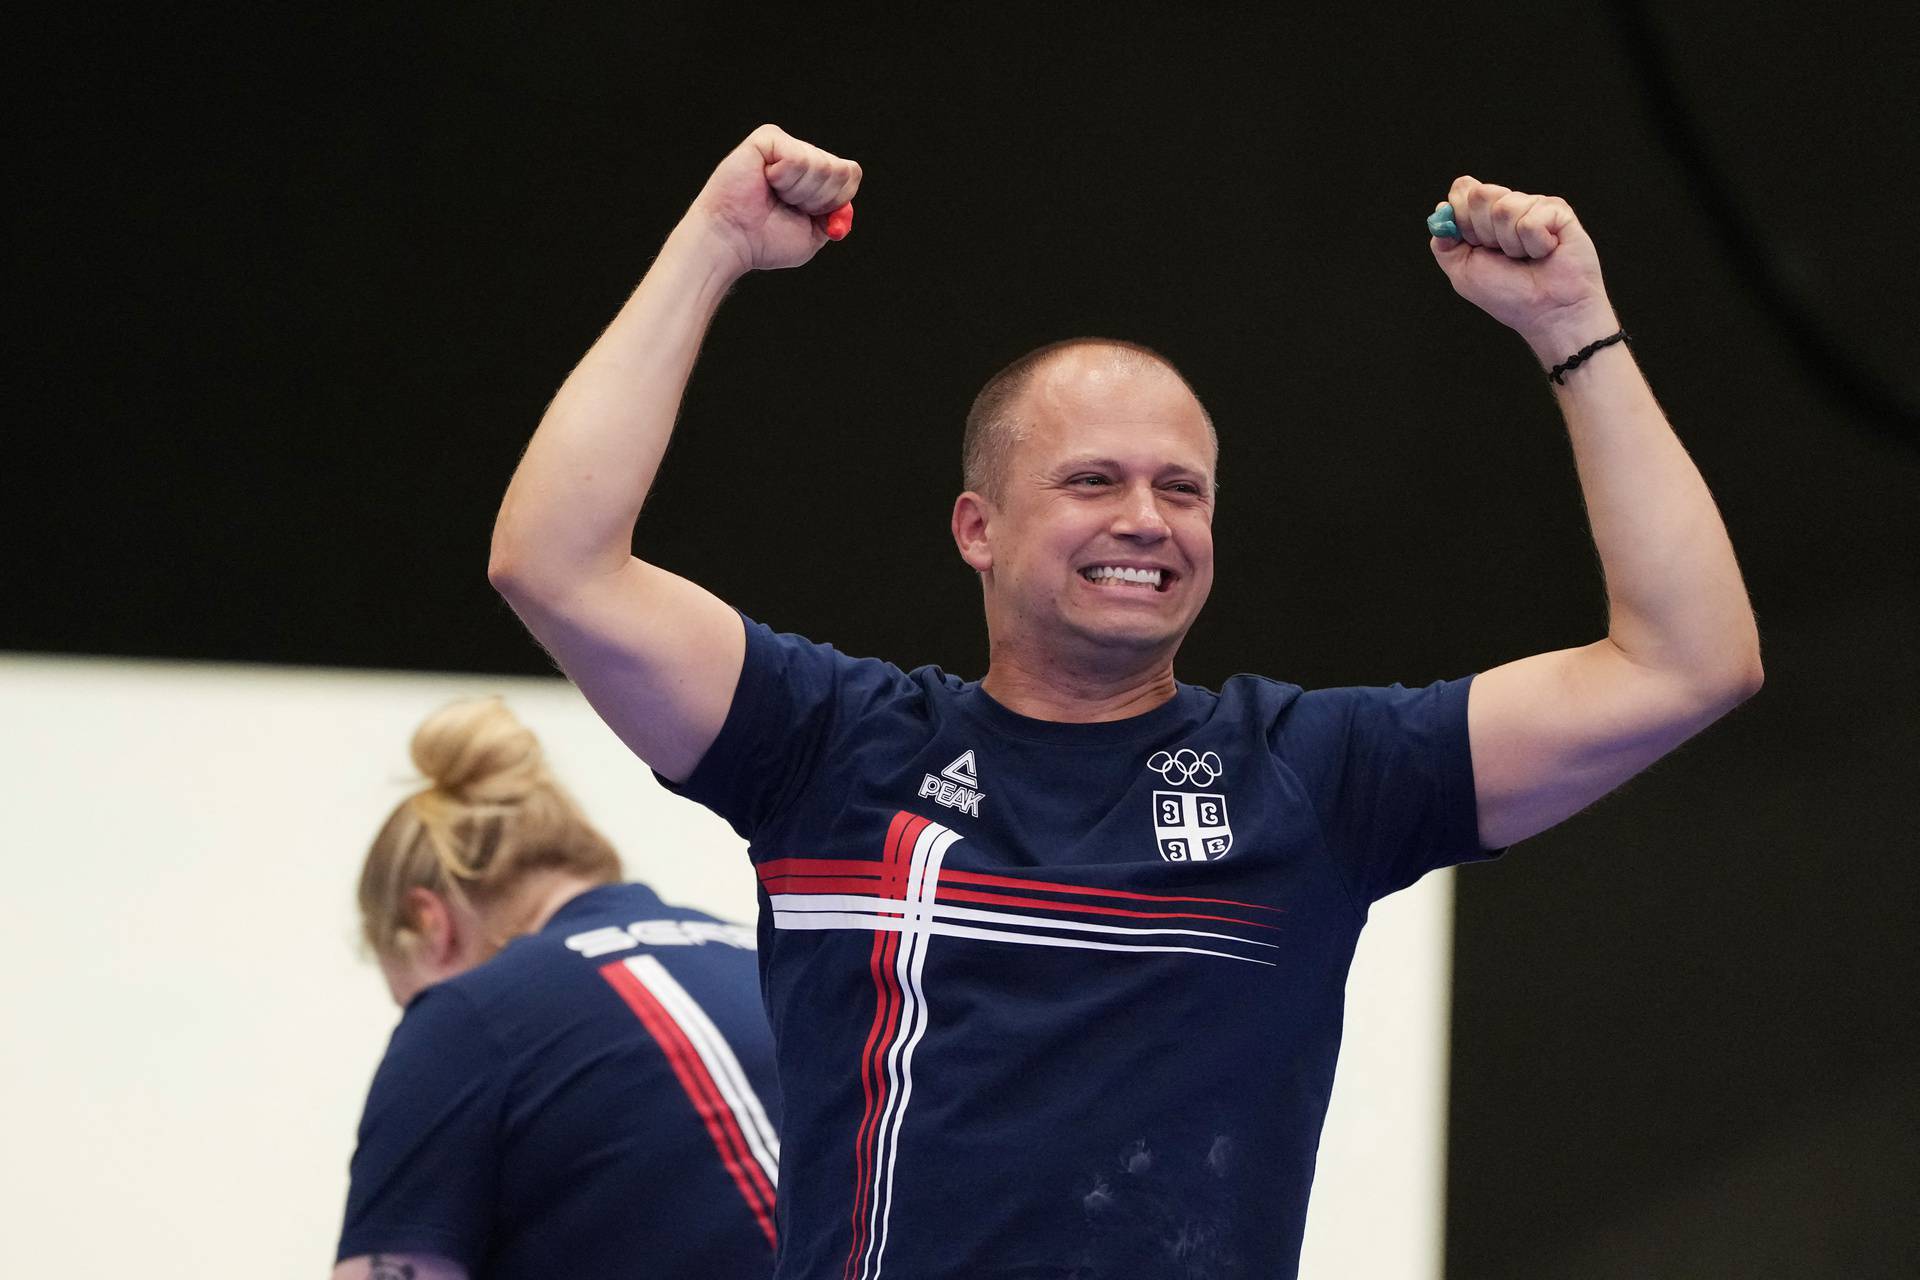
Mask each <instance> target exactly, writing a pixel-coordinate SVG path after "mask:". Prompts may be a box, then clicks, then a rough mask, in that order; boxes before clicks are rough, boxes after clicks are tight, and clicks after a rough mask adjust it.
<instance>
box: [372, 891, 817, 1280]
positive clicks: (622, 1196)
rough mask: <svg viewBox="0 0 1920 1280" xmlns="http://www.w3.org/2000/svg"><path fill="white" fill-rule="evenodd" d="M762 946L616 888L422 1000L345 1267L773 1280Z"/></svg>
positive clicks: (586, 898) (375, 1107) (732, 928)
mask: <svg viewBox="0 0 1920 1280" xmlns="http://www.w3.org/2000/svg"><path fill="white" fill-rule="evenodd" d="M753 948H754V934H753V931H752V930H751V929H750V928H748V927H747V926H744V925H736V924H726V923H723V922H721V921H718V920H715V919H714V918H713V917H712V916H709V915H706V914H704V913H702V912H699V911H691V910H688V909H686V908H682V907H670V906H666V905H664V904H662V903H661V901H660V899H659V898H657V897H655V896H654V894H653V893H652V891H651V890H649V889H647V888H646V887H645V886H643V885H637V884H619V885H605V886H602V887H600V888H597V889H592V890H589V891H587V892H586V893H583V894H581V895H580V896H579V897H577V898H574V899H573V900H572V901H570V902H568V903H567V904H566V905H564V906H562V907H561V908H560V910H559V911H557V912H556V913H554V916H553V918H552V919H551V920H549V921H548V922H547V925H546V927H545V928H544V929H542V930H541V931H540V932H539V933H537V934H533V935H531V936H528V937H524V938H518V939H515V940H514V941H513V942H511V943H509V944H508V945H507V946H506V947H504V948H503V949H502V950H501V952H500V954H499V955H497V956H495V957H494V958H493V959H491V960H489V961H487V963H485V964H483V965H480V966H479V967H478V968H475V969H473V970H471V971H469V972H467V973H464V974H461V975H460V976H459V977H456V978H452V979H449V980H448V981H446V982H442V983H439V984H437V985H435V986H432V987H429V988H427V989H426V990H425V991H423V992H421V993H420V994H419V995H418V996H416V997H414V999H413V1000H412V1002H411V1003H409V1004H408V1005H407V1009H406V1013H405V1014H404V1015H403V1016H402V1017H401V1020H400V1025H399V1026H398V1027H397V1028H396V1029H395V1030H394V1033H393V1039H392V1041H391V1042H390V1043H389V1044H388V1046H387V1053H386V1057H385V1058H384V1059H382V1061H381V1063H380V1067H379V1070H378V1071H377V1072H376V1073H375V1075H374V1078H373V1087H372V1089H371V1091H370V1092H369V1093H368V1095H367V1107H366V1113H365V1115H364V1116H363V1117H362V1119H361V1121H360V1138H359V1146H358V1148H357V1149H356V1150H355V1151H354V1154H353V1166H352V1186H351V1189H350V1190H349V1192H348V1195H347V1211H346V1225H345V1226H344V1228H343V1229H342V1231H341V1235H340V1247H339V1252H338V1255H337V1256H338V1257H341V1258H351V1257H356V1256H358V1255H360V1254H369V1253H409V1252H417V1253H431V1254H438V1255H440V1256H441V1257H445V1258H449V1259H451V1260H453V1261H455V1262H458V1263H460V1264H462V1265H463V1266H465V1267H466V1268H467V1270H468V1272H469V1274H471V1275H473V1276H475V1277H476V1278H485V1280H509V1278H512V1277H528V1278H529V1280H532V1278H533V1277H540V1278H541V1280H546V1278H548V1277H553V1276H567V1277H570V1278H574V1280H585V1278H588V1277H600V1276H604V1277H615V1276H618V1277H623V1278H624V1277H632V1276H638V1275H645V1276H660V1277H671V1276H686V1277H702V1278H710V1277H720V1278H727V1277H753V1278H754V1280H763V1278H764V1277H765V1276H767V1275H768V1273H769V1272H770V1271H771V1269H772V1264H773V1244H774V1216H773V1215H774V1199H775V1195H774V1186H775V1180H776V1179H775V1171H776V1170H775V1166H776V1162H777V1160H778V1158H779V1152H780V1144H779V1139H778V1137H777V1134H778V1129H779V1124H780V1105H779V1095H778V1091H777V1088H776V1085H775V1076H774V1067H773V1045H772V1041H771V1039H770V1037H769V1035H768V1031H767V1022H766V1015H765V1014H764V1012H763V1011H762V1009H761V1005H760V991H759V980H758V975H757V970H756V965H755V959H754V950H753Z"/></svg>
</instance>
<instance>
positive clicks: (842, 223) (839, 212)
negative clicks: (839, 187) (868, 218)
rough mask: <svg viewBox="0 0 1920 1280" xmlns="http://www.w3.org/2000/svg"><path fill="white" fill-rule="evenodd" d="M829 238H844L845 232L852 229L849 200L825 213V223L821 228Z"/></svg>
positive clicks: (851, 212)
mask: <svg viewBox="0 0 1920 1280" xmlns="http://www.w3.org/2000/svg"><path fill="white" fill-rule="evenodd" d="M822 230H824V231H825V232H826V233H827V239H829V240H845V239H846V238H847V232H849V231H851V230H853V204H852V202H851V201H849V202H848V203H846V204H843V205H841V206H840V207H839V208H838V209H835V210H834V211H833V212H832V213H830V214H828V215H827V225H826V226H825V227H824V228H822Z"/></svg>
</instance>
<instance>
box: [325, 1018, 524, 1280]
mask: <svg viewBox="0 0 1920 1280" xmlns="http://www.w3.org/2000/svg"><path fill="white" fill-rule="evenodd" d="M506 1065H507V1064H506V1056H505V1054H504V1053H502V1052H501V1051H500V1049H499V1047H498V1046H497V1045H496V1044H495V1043H494V1041H493V1039H492V1038H491V1037H490V1036H489V1035H488V1034H487V1031H486V1028H485V1026H484V1025H483V1023H482V1022H481V1019H480V1016H479V1014H478V1012H477V1011H476V1010H475V1009H474V1008H473V1006H472V1004H471V1003H470V1002H469V1001H468V999H467V998H466V997H465V996H464V995H463V994H462V993H460V992H459V991H457V990H454V989H451V988H448V987H447V986H445V985H444V984H442V985H441V986H437V987H430V988H428V989H427V990H426V991H425V992H423V993H422V994H421V995H420V996H419V997H417V998H416V999H415V1000H414V1001H413V1003H412V1004H410V1005H408V1006H407V1011H406V1013H405V1014H404V1015H403V1016H402V1017H401V1019H400V1025H399V1026H398V1027H396V1028H395V1029H394V1032H393V1039H392V1040H391V1041H389V1042H388V1044H387V1053H386V1057H384V1058H383V1059H381V1062H380V1066H379V1069H378V1070H377V1071H375V1072H374V1076H373V1086H372V1088H371V1089H370V1090H369V1091H368V1093H367V1106H366V1111H365V1113H364V1114H363V1115H362V1116H361V1119H360V1136H359V1143H358V1145H357V1146H356V1147H355V1149H354V1153H353V1164H352V1169H351V1182H350V1185H349V1188H348V1191H347V1211H346V1221H345V1224H344V1225H343V1226H342V1228H341V1231H340V1248H339V1252H338V1253H337V1254H336V1257H337V1258H354V1257H358V1256H360V1255H361V1254H368V1253H431V1254H437V1255H439V1256H440V1257H443V1258H447V1259H449V1260H450V1261H453V1262H457V1263H459V1264H460V1265H461V1266H463V1267H465V1268H466V1269H467V1270H468V1272H470V1273H471V1272H472V1271H473V1270H474V1269H475V1267H476V1265H477V1264H478V1263H479V1261H480V1260H481V1259H482V1258H483V1257H484V1256H485V1252H486V1247H487V1239H488V1233H489V1230H490V1228H491V1225H492V1221H493V1213H494V1202H495V1194H496V1188H497V1183H498V1170H499V1154H500V1152H499V1144H500V1121H501V1114H502V1108H503V1104H504V1101H505V1097H506V1084H507V1075H508V1073H507V1070H506Z"/></svg>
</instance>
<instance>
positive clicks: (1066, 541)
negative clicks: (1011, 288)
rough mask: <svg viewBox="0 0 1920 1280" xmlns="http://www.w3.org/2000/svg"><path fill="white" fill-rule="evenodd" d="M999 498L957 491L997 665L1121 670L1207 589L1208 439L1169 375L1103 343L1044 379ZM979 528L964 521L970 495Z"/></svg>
mask: <svg viewBox="0 0 1920 1280" xmlns="http://www.w3.org/2000/svg"><path fill="white" fill-rule="evenodd" d="M1016 415H1017V417H1018V419H1019V421H1020V422H1021V423H1022V425H1023V427H1024V430H1023V431H1022V432H1021V434H1020V436H1019V438H1018V439H1017V441H1016V443H1014V445H1013V447H1012V449H1011V451H1010V453H1009V456H1008V457H1007V459H1006V463H1005V470H1004V474H1003V475H1002V476H1001V477H1000V478H999V483H998V484H997V485H996V486H994V487H995V488H996V489H997V490H998V493H997V494H996V495H995V497H994V498H993V499H988V498H986V497H984V496H982V495H978V494H969V495H963V497H962V498H961V501H960V504H959V505H958V506H957V507H956V511H955V535H956V538H957V539H958V540H959V542H960V547H961V554H962V555H963V557H964V558H965V559H966V560H967V562H968V563H969V564H971V565H972V566H973V567H974V568H975V569H977V570H979V571H980V572H981V574H982V579H983V582H984V584H985V587H986V601H987V627H988V632H989V635H990V637H991V639H992V641H993V646H994V651H995V653H996V655H998V654H1001V653H1002V652H1004V651H1007V650H1008V647H1009V646H1012V647H1013V648H1014V649H1017V650H1018V651H1019V652H1020V653H1021V654H1023V655H1026V658H1027V660H1028V661H1036V660H1037V661H1038V662H1040V663H1041V664H1043V665H1063V666H1067V667H1071V668H1076V669H1083V670H1099V669H1101V668H1103V667H1111V668H1113V669H1114V671H1115V672H1116V674H1119V673H1123V672H1126V671H1131V670H1133V669H1136V668H1139V667H1142V666H1145V665H1151V664H1153V663H1157V662H1161V661H1165V662H1169V663H1170V662H1171V660H1172V657H1173V653H1174V651H1175V650H1176V649H1177V648H1178V647H1179V644H1180V641H1181V639H1182V638H1184V637H1185V635H1186V633H1187V630H1188V628H1189V627H1191V626H1192V625H1193V621H1194V619H1195V617H1197V616H1198V615H1199V612H1200V607H1201V606H1202V605H1203V604H1205V603H1206V599H1207V594H1208V592H1209V591H1210V590H1211V589H1212V586H1213V481H1214V466H1215V449H1214V441H1213V433H1212V431H1211V429H1210V427H1209V425H1208V422H1207V418H1206V414H1205V412H1204V411H1203V410H1202V409H1201V407H1200V403H1199V401H1197V400H1196V399H1194V396H1193V393H1192V392H1191V391H1189V390H1188V389H1187V387H1186V384H1185V383H1183V382H1182V381H1181V380H1180V378H1179V377H1178V376H1177V375H1176V374H1174V373H1173V372H1172V371H1171V370H1169V369H1167V368H1165V367H1164V366H1162V365H1159V364H1157V363H1154V362H1151V361H1144V360H1140V359H1138V358H1129V357H1128V353H1124V352H1115V351H1113V350H1111V349H1107V348H1101V347H1094V346H1090V347H1080V348H1073V349H1070V350H1067V351H1065V352H1062V353H1061V354H1059V355H1058V356H1056V357H1054V358H1053V359H1051V360H1050V361H1049V362H1048V363H1047V364H1046V365H1045V366H1043V367H1042V368H1041V369H1040V370H1039V371H1037V372H1036V373H1035V374H1034V375H1033V376H1032V380H1031V381H1030V383H1029V384H1028V386H1027V389H1026V391H1025V393H1024V394H1023V395H1022V396H1021V397H1020V400H1019V402H1018V405H1017V408H1016ZM970 499H971V500H972V501H973V503H974V505H975V507H976V508H977V510H978V512H979V513H980V514H979V517H978V519H977V520H971V521H970V520H968V519H965V518H963V513H964V512H966V511H967V510H968V504H969V500H970Z"/></svg>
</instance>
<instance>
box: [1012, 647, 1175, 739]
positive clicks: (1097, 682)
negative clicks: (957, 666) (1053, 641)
mask: <svg viewBox="0 0 1920 1280" xmlns="http://www.w3.org/2000/svg"><path fill="white" fill-rule="evenodd" d="M980 687H981V688H982V689H984V690H986V691H987V693H988V694H989V695H990V696H991V697H992V698H993V700H994V701H995V702H997V703H999V704H1000V705H1001V706H1003V707H1005V708H1006V709H1007V710H1009V711H1012V712H1015V713H1016V714H1019V715H1023V716H1027V717H1028V718H1030V719H1034V720H1056V721H1061V722H1064V723H1068V724H1098V723H1101V722H1102V721H1107V720H1125V719H1128V718H1130V717H1132V716H1137V715H1143V714H1145V713H1146V712H1149V711H1151V710H1153V709H1154V708H1155V707H1158V706H1160V705H1162V704H1163V703H1165V702H1167V701H1169V700H1170V699H1171V698H1172V697H1173V695H1174V692H1175V685H1174V680H1173V657H1172V655H1170V654H1169V655H1168V656H1167V657H1165V658H1163V659H1161V660H1160V661H1158V662H1156V663H1154V664H1153V665H1151V666H1149V667H1146V668H1144V669H1140V670H1134V671H1127V672H1123V673H1115V672H1111V671H1106V672H1096V671H1091V670H1085V671H1081V670H1074V669H1071V668H1064V667H1060V666H1058V665H1041V664H1035V663H1028V662H1023V661H1021V660H1020V656H1019V655H1018V654H1017V653H1003V652H995V653H994V655H993V658H992V660H991V663H990V665H989V667H988V670H987V675H986V678H985V679H983V680H982V681H981V682H980Z"/></svg>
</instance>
